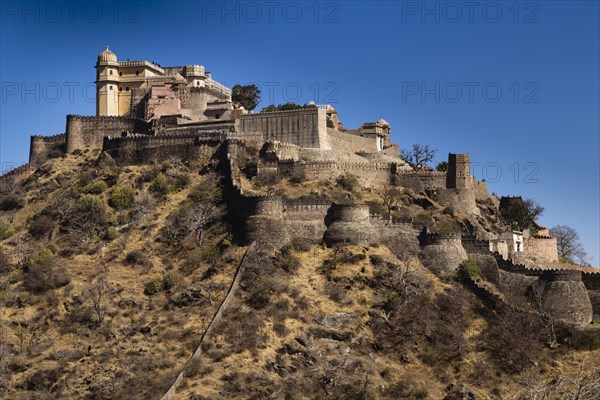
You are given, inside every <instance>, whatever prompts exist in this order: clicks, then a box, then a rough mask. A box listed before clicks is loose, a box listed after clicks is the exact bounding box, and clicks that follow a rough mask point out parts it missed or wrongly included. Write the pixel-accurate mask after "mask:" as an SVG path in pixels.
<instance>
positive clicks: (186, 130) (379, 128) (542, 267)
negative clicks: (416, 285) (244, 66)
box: [0, 46, 600, 325]
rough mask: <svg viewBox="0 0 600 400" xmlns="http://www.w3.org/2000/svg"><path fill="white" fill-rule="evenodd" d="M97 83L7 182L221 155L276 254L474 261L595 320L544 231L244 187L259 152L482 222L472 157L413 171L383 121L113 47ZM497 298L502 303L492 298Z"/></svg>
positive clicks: (250, 224) (449, 270) (239, 204)
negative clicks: (72, 162)
mask: <svg viewBox="0 0 600 400" xmlns="http://www.w3.org/2000/svg"><path fill="white" fill-rule="evenodd" d="M96 85H97V93H98V95H97V104H96V115H95V116H81V115H67V117H66V125H65V132H64V133H60V134H57V135H54V136H46V137H45V136H32V137H31V146H30V155H29V163H28V164H26V165H24V166H22V167H20V168H17V169H15V170H13V171H11V172H9V173H7V174H5V175H3V176H1V177H0V182H2V184H3V185H7V187H8V186H11V187H12V186H15V185H18V184H19V183H20V182H22V181H24V180H25V179H27V178H28V177H29V176H30V175H31V174H32V173H34V172H35V171H36V169H37V168H39V167H40V166H41V165H42V164H43V163H44V162H45V160H47V159H48V158H50V157H56V156H60V155H61V154H72V153H75V152H78V151H81V150H83V149H89V148H96V149H100V150H101V152H102V154H104V155H106V156H107V157H111V158H112V159H114V160H115V162H116V163H118V164H120V165H143V164H154V163H160V162H162V161H166V160H170V159H174V158H175V159H180V160H183V161H193V160H197V159H199V158H204V159H211V158H212V159H218V160H219V161H221V165H222V169H223V171H222V172H224V174H225V176H226V179H225V184H226V187H227V189H228V201H229V202H230V203H231V204H232V205H234V207H231V208H232V209H234V210H235V213H236V215H235V217H236V218H238V220H239V221H243V222H244V224H243V229H244V230H245V234H246V235H245V236H246V238H247V240H248V242H249V243H252V242H258V243H265V244H268V245H269V246H273V247H280V246H283V245H284V244H285V243H287V242H289V241H290V240H292V239H294V238H302V239H304V240H307V241H310V242H312V243H325V244H327V245H336V244H340V243H345V244H354V245H364V246H369V245H378V244H389V245H394V244H396V245H397V244H399V243H401V244H402V246H403V247H405V248H411V249H416V250H415V251H416V252H417V253H418V256H419V259H420V260H421V262H422V264H423V265H424V266H426V267H427V268H429V269H430V270H431V271H433V272H434V273H435V274H438V275H440V276H444V275H448V274H454V273H456V270H457V269H458V268H459V266H460V264H461V263H462V262H463V261H465V260H467V259H469V258H470V259H474V260H476V262H477V263H478V264H479V265H480V267H481V270H482V275H483V276H484V277H485V278H486V279H488V280H489V281H491V282H494V283H495V284H497V285H499V287H502V288H504V290H506V291H507V292H510V291H513V292H517V293H519V294H522V295H524V294H525V293H524V292H525V291H526V290H527V288H529V287H530V286H531V284H532V283H533V282H535V281H541V282H544V284H545V292H544V299H543V300H544V305H545V306H546V307H547V309H548V310H549V312H550V313H552V315H554V316H555V317H556V318H557V319H559V320H561V321H563V322H565V323H570V324H579V325H582V324H588V323H590V322H592V320H594V321H599V320H600V274H594V273H592V272H582V271H580V270H572V269H567V268H562V267H561V268H557V267H556V264H557V261H558V253H557V246H556V238H552V237H550V236H549V233H548V231H547V230H544V229H541V230H539V231H538V234H537V235H536V236H535V237H534V236H531V235H529V234H528V232H515V231H508V230H507V231H505V232H493V231H489V232H478V234H477V235H472V236H468V235H461V234H459V233H448V232H445V233H444V232H429V231H428V230H427V229H424V230H423V229H422V228H423V226H422V225H419V223H418V222H417V221H394V220H393V219H389V218H385V217H382V216H381V215H376V214H373V213H372V212H371V210H370V209H369V206H368V205H366V204H341V203H335V202H333V201H331V200H328V199H326V198H323V197H319V196H318V195H315V196H311V197H303V198H298V199H287V198H282V197H279V196H255V195H250V194H249V193H247V191H246V190H244V187H243V174H242V162H243V158H244V156H246V155H247V154H249V153H252V154H256V160H255V161H256V176H257V177H261V175H262V176H264V175H268V174H270V173H272V172H275V173H277V174H280V175H282V174H283V175H302V176H305V177H306V179H308V180H319V181H328V182H335V180H336V179H337V178H338V177H339V176H340V175H342V174H347V173H351V174H353V175H355V176H356V177H357V179H358V181H359V182H360V184H361V185H362V186H363V187H365V188H368V189H371V188H377V187H381V186H388V185H394V184H395V185H397V186H399V187H402V188H405V189H406V190H410V191H412V192H413V193H416V194H427V196H428V198H430V199H432V201H434V202H437V203H438V204H439V206H440V207H445V208H446V209H448V210H456V211H459V212H460V213H462V214H464V215H465V218H471V219H472V220H474V221H477V220H478V218H479V219H481V215H482V211H481V210H482V207H481V204H480V203H486V202H487V203H489V204H492V205H493V207H495V209H496V210H497V209H498V203H500V204H499V205H500V206H502V201H503V199H502V200H498V199H497V198H495V197H494V196H491V195H490V194H489V193H488V191H487V186H486V184H485V182H483V181H481V182H480V181H478V180H477V179H476V178H475V177H473V176H471V173H470V154H468V153H465V154H454V153H450V154H448V159H447V167H448V168H447V171H445V172H441V171H433V170H431V169H427V168H415V167H414V166H411V165H409V164H408V163H407V162H406V161H405V160H404V159H403V158H402V157H401V156H400V153H399V146H398V145H397V144H392V143H391V139H390V136H391V126H390V124H389V123H388V122H387V121H385V120H384V119H379V120H377V121H375V122H365V123H363V124H362V125H361V126H360V127H359V128H357V129H346V128H345V127H344V126H343V124H342V123H341V122H340V121H339V116H338V113H337V111H336V110H335V109H334V108H333V107H331V106H330V105H316V104H310V105H308V106H304V107H301V108H298V109H292V110H285V111H268V112H256V113H255V112H250V111H248V110H245V109H244V108H242V107H236V106H234V104H233V102H232V99H231V98H232V91H231V90H230V89H229V88H227V87H225V86H224V85H222V84H220V83H218V82H217V81H215V80H213V78H212V75H211V73H210V72H207V71H206V70H205V68H204V67H203V66H201V65H186V66H182V67H161V66H159V65H157V64H155V63H151V62H149V61H145V60H141V61H118V60H117V56H116V54H115V53H113V52H112V51H110V50H109V49H108V46H107V48H106V49H105V50H104V51H103V52H101V53H100V54H99V55H98V59H97V63H96ZM419 232H420V233H419ZM483 233H485V235H484V234H483ZM521 261H522V262H521ZM532 262H533V265H534V266H535V268H533V267H532V264H531V263H532ZM477 290H478V291H479V292H482V291H485V289H483V288H481V287H477ZM490 298H494V299H496V300H497V301H500V300H498V299H499V297H498V296H497V295H490ZM496 300H495V301H496Z"/></svg>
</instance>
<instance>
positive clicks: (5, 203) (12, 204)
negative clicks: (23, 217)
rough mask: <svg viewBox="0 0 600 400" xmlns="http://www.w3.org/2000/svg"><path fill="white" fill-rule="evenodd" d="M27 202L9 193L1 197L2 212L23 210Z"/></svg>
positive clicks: (0, 208) (0, 207)
mask: <svg viewBox="0 0 600 400" xmlns="http://www.w3.org/2000/svg"><path fill="white" fill-rule="evenodd" d="M24 204H25V202H24V201H23V199H22V198H21V197H20V196H18V195H17V194H15V193H7V194H5V195H4V196H1V197H0V210H2V211H9V210H17V209H19V208H23V205H24Z"/></svg>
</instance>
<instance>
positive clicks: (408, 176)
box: [396, 171, 446, 193]
mask: <svg viewBox="0 0 600 400" xmlns="http://www.w3.org/2000/svg"><path fill="white" fill-rule="evenodd" d="M396 180H397V182H398V184H399V185H400V186H403V187H405V188H409V189H412V190H413V191H415V192H417V193H423V192H424V191H425V190H426V189H444V188H445V187H446V174H445V173H443V172H437V171H406V172H402V173H399V174H398V176H397V177H396Z"/></svg>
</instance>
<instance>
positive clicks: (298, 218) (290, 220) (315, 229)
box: [283, 198, 332, 243]
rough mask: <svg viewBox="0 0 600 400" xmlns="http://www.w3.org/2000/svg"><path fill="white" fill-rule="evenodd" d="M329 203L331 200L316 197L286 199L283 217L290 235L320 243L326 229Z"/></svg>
mask: <svg viewBox="0 0 600 400" xmlns="http://www.w3.org/2000/svg"><path fill="white" fill-rule="evenodd" d="M331 205H332V203H331V201H328V200H324V199H318V198H306V199H298V200H286V201H285V202H284V206H283V208H284V219H285V220H286V221H287V225H288V229H289V232H290V235H291V237H293V238H299V239H303V240H308V241H310V242H312V243H321V241H322V240H323V235H324V234H325V231H326V230H327V226H326V225H325V218H326V217H327V213H328V211H329V208H330V207H331Z"/></svg>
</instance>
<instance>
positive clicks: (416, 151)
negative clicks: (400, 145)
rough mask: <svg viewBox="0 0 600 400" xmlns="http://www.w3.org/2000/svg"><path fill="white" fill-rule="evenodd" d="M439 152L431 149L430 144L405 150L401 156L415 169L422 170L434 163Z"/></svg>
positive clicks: (416, 145)
mask: <svg viewBox="0 0 600 400" xmlns="http://www.w3.org/2000/svg"><path fill="white" fill-rule="evenodd" d="M436 153H437V150H435V149H432V148H430V147H429V145H428V144H426V145H421V144H413V145H412V149H410V150H408V149H403V150H402V151H401V152H400V154H401V155H402V158H404V160H406V162H407V163H409V164H410V165H411V166H412V167H413V168H422V167H424V166H426V165H427V164H428V163H430V162H431V161H433V158H434V157H435V154H436Z"/></svg>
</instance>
